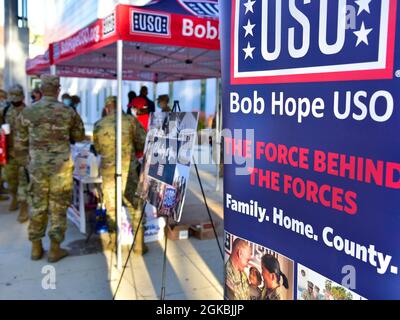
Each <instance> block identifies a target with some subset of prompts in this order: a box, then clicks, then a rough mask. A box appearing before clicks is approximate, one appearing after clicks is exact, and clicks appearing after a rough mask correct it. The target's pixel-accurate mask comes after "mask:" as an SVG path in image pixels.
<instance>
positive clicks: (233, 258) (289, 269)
mask: <svg viewBox="0 0 400 320" xmlns="http://www.w3.org/2000/svg"><path fill="white" fill-rule="evenodd" d="M293 286H294V262H293V261H292V260H290V259H288V258H286V257H285V256H283V255H281V254H279V253H278V252H275V251H273V250H271V249H268V248H265V247H263V246H261V245H259V244H256V243H252V242H249V241H247V240H244V239H241V238H238V237H236V236H234V235H232V234H230V233H225V298H226V299H227V300H293V299H294V288H293Z"/></svg>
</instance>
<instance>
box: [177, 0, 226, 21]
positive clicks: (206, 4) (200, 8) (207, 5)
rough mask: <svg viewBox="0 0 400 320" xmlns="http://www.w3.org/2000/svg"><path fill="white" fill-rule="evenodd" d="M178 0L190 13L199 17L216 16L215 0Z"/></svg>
mask: <svg viewBox="0 0 400 320" xmlns="http://www.w3.org/2000/svg"><path fill="white" fill-rule="evenodd" d="M178 2H179V3H180V4H181V5H182V6H183V7H184V8H185V9H186V10H187V11H189V12H190V13H191V14H194V15H195V16H199V17H210V18H218V16H219V10H218V1H217V0H197V1H196V0H192V1H187V0H178Z"/></svg>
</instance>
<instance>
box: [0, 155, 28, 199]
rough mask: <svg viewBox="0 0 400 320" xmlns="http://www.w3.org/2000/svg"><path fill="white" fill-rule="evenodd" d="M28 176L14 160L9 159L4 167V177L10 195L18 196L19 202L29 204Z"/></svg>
mask: <svg viewBox="0 0 400 320" xmlns="http://www.w3.org/2000/svg"><path fill="white" fill-rule="evenodd" d="M28 175H29V173H28V171H27V170H26V169H25V168H24V167H23V166H21V164H20V163H19V162H18V161H17V160H15V159H10V160H9V162H8V164H7V165H6V167H5V177H6V181H7V184H8V189H9V191H10V193H11V194H15V195H18V201H19V202H29V199H28V198H29V197H28V185H29V179H28V178H29V176H28Z"/></svg>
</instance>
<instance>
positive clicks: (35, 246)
mask: <svg viewBox="0 0 400 320" xmlns="http://www.w3.org/2000/svg"><path fill="white" fill-rule="evenodd" d="M43 254H44V250H43V246H42V241H41V240H39V241H32V255H31V259H32V260H33V261H38V260H40V259H42V257H43Z"/></svg>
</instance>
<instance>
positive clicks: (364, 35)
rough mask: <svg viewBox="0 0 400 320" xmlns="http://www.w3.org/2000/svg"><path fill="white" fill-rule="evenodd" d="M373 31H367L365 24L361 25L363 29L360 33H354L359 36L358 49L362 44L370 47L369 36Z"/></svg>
mask: <svg viewBox="0 0 400 320" xmlns="http://www.w3.org/2000/svg"><path fill="white" fill-rule="evenodd" d="M372 30H373V29H366V28H365V24H364V22H363V23H362V25H361V29H360V30H359V31H354V34H355V35H356V36H357V44H356V47H358V45H359V44H360V43H361V42H364V43H365V44H366V45H367V46H368V45H369V43H368V35H369V34H370V33H371V31H372Z"/></svg>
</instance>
